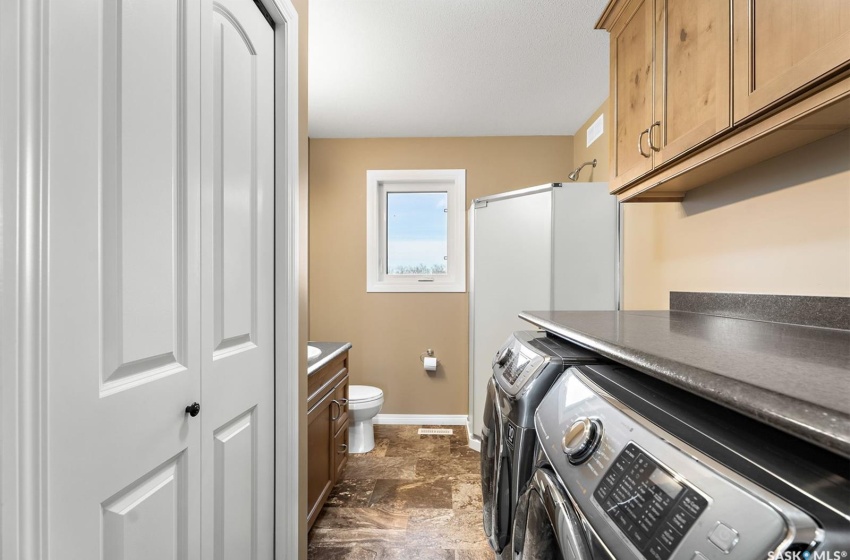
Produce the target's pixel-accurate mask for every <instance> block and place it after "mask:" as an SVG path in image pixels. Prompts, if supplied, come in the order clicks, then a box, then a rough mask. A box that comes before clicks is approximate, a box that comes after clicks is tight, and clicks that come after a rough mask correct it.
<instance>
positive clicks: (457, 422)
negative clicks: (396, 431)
mask: <svg viewBox="0 0 850 560" xmlns="http://www.w3.org/2000/svg"><path fill="white" fill-rule="evenodd" d="M466 420H467V417H466V415H462V414H378V415H377V416H375V418H374V419H373V420H372V423H374V424H395V425H407V426H465V425H466Z"/></svg>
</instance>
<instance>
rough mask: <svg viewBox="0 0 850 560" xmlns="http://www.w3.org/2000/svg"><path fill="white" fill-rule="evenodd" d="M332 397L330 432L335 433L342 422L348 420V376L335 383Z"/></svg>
mask: <svg viewBox="0 0 850 560" xmlns="http://www.w3.org/2000/svg"><path fill="white" fill-rule="evenodd" d="M332 398H333V402H332V403H331V414H332V418H333V419H334V421H333V432H332V433H334V434H335V433H337V432H338V431H339V429H340V428H341V427H342V426H343V424H345V423H346V422H348V376H346V377H345V378H344V379H343V380H342V381H340V382H339V383H338V384H337V386H336V388H335V389H334V391H333V396H332Z"/></svg>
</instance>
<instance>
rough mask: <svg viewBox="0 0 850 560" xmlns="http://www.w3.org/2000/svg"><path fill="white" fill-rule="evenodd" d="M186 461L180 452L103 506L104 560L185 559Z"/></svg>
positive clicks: (186, 527) (186, 536) (186, 554)
mask: <svg viewBox="0 0 850 560" xmlns="http://www.w3.org/2000/svg"><path fill="white" fill-rule="evenodd" d="M186 498H187V496H186V458H185V454H184V453H181V454H180V455H179V456H178V457H176V458H175V459H173V460H170V461H168V462H167V463H166V464H165V465H163V466H162V467H160V468H158V469H156V471H154V472H153V473H151V474H150V475H149V476H146V477H144V478H143V479H142V480H140V481H138V482H136V483H133V484H132V485H131V486H129V487H128V488H127V489H125V490H123V491H122V492H121V493H120V494H118V495H117V496H115V497H113V498H110V499H109V500H108V501H107V502H105V503H104V504H103V557H104V558H106V559H112V558H115V559H119V558H120V559H121V560H147V559H150V558H156V559H158V560H177V559H178V558H186V557H187V556H188V545H189V535H188V533H187V530H188V519H187V514H188V510H187V505H188V504H187V500H186Z"/></svg>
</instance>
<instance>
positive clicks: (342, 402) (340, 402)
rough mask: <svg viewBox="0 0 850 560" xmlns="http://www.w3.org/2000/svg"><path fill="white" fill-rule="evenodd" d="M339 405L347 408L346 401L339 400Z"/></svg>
mask: <svg viewBox="0 0 850 560" xmlns="http://www.w3.org/2000/svg"><path fill="white" fill-rule="evenodd" d="M339 404H341V405H342V406H343V407H346V406H348V399H339Z"/></svg>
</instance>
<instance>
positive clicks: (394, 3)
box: [309, 0, 608, 138]
mask: <svg viewBox="0 0 850 560" xmlns="http://www.w3.org/2000/svg"><path fill="white" fill-rule="evenodd" d="M605 4H606V0H310V35H309V41H310V50H309V56H310V61H309V62H310V66H309V74H310V75H309V78H310V81H309V91H310V94H309V96H310V97H309V106H310V110H309V111H310V112H309V118H310V121H309V122H310V127H309V128H310V130H309V133H310V136H311V137H314V138H379V137H403V136H420V137H421V136H502V135H506V136H507V135H538V134H539V135H549V134H573V133H575V131H576V130H577V129H578V128H579V127H580V126H581V125H582V124H583V123H584V121H585V120H587V118H588V117H589V116H590V115H591V113H592V112H593V111H594V110H595V109H596V108H597V107H598V106H599V105H600V104H601V103H602V102H603V101H604V100H605V98H606V97H607V96H608V34H607V33H606V32H604V31H595V30H594V29H593V25H594V23H595V22H596V20H597V18H598V17H599V15H600V14H601V13H602V10H603V8H604V7H605Z"/></svg>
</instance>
